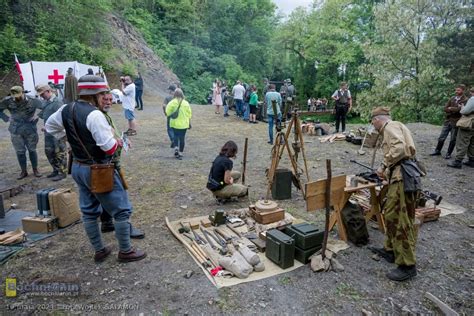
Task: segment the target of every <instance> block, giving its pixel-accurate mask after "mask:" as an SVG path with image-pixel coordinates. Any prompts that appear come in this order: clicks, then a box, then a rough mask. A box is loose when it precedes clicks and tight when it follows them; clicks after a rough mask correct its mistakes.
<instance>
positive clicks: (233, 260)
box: [219, 252, 253, 279]
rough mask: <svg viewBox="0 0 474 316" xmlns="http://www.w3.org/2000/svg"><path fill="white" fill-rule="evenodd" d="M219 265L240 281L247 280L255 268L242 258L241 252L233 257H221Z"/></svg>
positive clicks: (235, 253)
mask: <svg viewBox="0 0 474 316" xmlns="http://www.w3.org/2000/svg"><path fill="white" fill-rule="evenodd" d="M219 265H220V266H222V267H223V268H224V269H226V270H227V271H230V272H232V273H233V274H234V275H235V276H236V277H238V278H239V279H246V278H248V277H249V275H250V273H252V271H253V267H252V266H251V265H250V264H249V263H248V262H247V261H246V260H245V259H244V257H242V255H241V254H240V253H239V252H234V253H233V254H232V256H231V257H221V258H220V259H219Z"/></svg>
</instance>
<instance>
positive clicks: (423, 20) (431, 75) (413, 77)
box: [361, 0, 460, 122]
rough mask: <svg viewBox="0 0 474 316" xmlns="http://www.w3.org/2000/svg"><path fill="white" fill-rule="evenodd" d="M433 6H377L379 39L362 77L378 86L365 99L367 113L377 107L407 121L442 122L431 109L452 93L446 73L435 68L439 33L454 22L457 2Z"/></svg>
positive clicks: (426, 2) (409, 1) (411, 0)
mask: <svg viewBox="0 0 474 316" xmlns="http://www.w3.org/2000/svg"><path fill="white" fill-rule="evenodd" d="M446 2H449V4H448V5H444V6H435V5H434V4H433V3H434V2H433V1H430V0H393V1H387V2H383V3H380V4H377V5H376V7H375V30H376V36H375V38H374V39H373V40H371V41H370V42H369V43H368V44H367V45H365V47H364V52H365V57H366V58H367V60H368V64H367V65H364V66H363V67H362V69H363V71H364V74H365V75H366V76H367V77H368V78H372V79H373V82H374V85H373V88H372V89H371V90H370V91H369V92H364V93H363V94H362V95H361V101H362V105H363V106H362V109H361V111H362V112H363V113H364V114H366V115H367V114H368V113H369V111H370V109H371V108H372V107H373V106H374V105H379V104H383V105H387V106H390V107H392V110H393V112H394V114H395V116H398V117H399V118H400V119H403V120H416V121H422V120H424V121H430V122H436V121H437V120H439V115H440V114H435V113H437V111H435V110H434V109H433V106H436V105H438V104H440V103H442V102H443V100H444V99H445V97H446V91H448V90H449V88H448V87H449V81H448V79H447V70H446V69H443V68H441V67H438V66H436V65H435V56H436V53H437V51H438V45H437V43H436V40H435V36H434V35H435V34H437V33H439V32H443V30H444V29H445V28H446V27H448V26H451V25H454V24H456V20H457V19H458V17H456V16H454V15H452V14H450V12H451V11H452V10H453V8H454V9H456V8H458V7H459V6H460V2H459V1H454V0H451V1H446Z"/></svg>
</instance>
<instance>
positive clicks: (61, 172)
mask: <svg viewBox="0 0 474 316" xmlns="http://www.w3.org/2000/svg"><path fill="white" fill-rule="evenodd" d="M36 93H37V95H39V96H40V97H41V98H42V99H43V100H44V103H43V110H42V111H41V112H40V114H39V115H38V116H39V117H40V118H42V119H43V120H44V122H45V123H46V121H47V120H48V118H49V117H50V116H51V114H53V113H54V112H56V111H57V110H58V109H59V108H60V107H61V105H62V103H61V102H59V99H58V97H57V96H56V95H54V93H53V92H52V91H51V87H50V86H49V85H47V84H45V85H38V86H37V87H36ZM43 131H44V129H43ZM66 151H67V145H66V136H64V137H62V138H59V139H57V138H56V137H54V136H53V135H51V134H49V133H48V132H46V131H44V153H45V154H46V157H47V158H48V161H49V163H50V164H51V166H52V167H53V172H51V173H50V174H49V175H48V176H47V177H48V178H52V180H53V181H59V180H62V179H64V178H66V166H67V158H66Z"/></svg>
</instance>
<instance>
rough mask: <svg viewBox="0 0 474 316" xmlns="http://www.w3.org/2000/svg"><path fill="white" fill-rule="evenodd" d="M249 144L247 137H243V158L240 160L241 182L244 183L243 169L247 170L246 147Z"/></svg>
mask: <svg viewBox="0 0 474 316" xmlns="http://www.w3.org/2000/svg"><path fill="white" fill-rule="evenodd" d="M248 144H249V139H248V138H247V137H245V143H244V160H243V161H242V184H245V171H247V148H248Z"/></svg>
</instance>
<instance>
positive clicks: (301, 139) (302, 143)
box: [295, 118, 310, 182]
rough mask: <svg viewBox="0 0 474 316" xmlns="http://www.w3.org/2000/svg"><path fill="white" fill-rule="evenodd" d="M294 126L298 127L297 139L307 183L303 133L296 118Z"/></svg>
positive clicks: (307, 173)
mask: <svg viewBox="0 0 474 316" xmlns="http://www.w3.org/2000/svg"><path fill="white" fill-rule="evenodd" d="M296 120H297V121H296V124H295V126H296V127H298V138H299V141H300V143H301V153H302V154H303V161H304V169H305V172H306V179H307V180H308V182H309V181H310V180H309V172H308V163H307V161H306V154H305V150H304V138H303V131H302V129H301V123H300V120H299V119H298V118H296Z"/></svg>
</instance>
